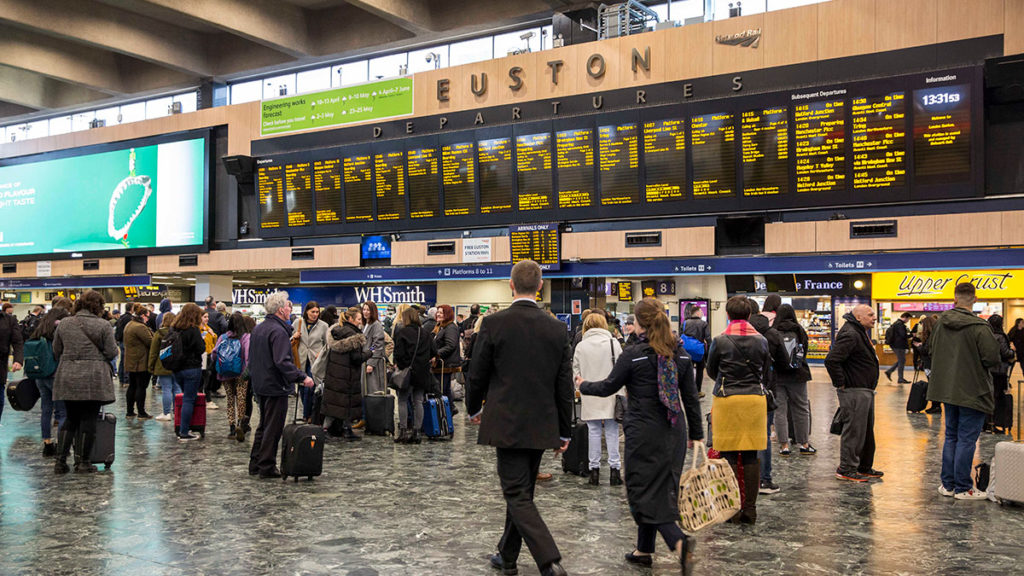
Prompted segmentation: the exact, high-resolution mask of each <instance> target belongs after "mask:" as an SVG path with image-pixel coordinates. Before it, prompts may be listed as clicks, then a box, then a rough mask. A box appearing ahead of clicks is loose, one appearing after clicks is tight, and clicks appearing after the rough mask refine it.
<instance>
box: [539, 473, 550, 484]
mask: <svg viewBox="0 0 1024 576" xmlns="http://www.w3.org/2000/svg"><path fill="white" fill-rule="evenodd" d="M548 480H551V474H550V473H548V472H538V473H537V481H538V482H547V481H548Z"/></svg>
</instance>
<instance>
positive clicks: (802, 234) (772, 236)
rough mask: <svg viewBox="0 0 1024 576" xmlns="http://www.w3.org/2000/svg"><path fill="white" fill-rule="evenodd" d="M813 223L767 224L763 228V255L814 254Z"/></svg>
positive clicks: (814, 228)
mask: <svg viewBox="0 0 1024 576" xmlns="http://www.w3.org/2000/svg"><path fill="white" fill-rule="evenodd" d="M815 230H816V226H815V223H814V222H769V223H767V224H765V226H764V252H765V254H799V253H801V252H814V251H815V250H816V246H817V239H816V236H815Z"/></svg>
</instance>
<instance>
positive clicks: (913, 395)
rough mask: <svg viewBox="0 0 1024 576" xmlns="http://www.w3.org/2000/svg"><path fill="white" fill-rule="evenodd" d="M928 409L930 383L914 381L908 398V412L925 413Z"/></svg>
mask: <svg viewBox="0 0 1024 576" xmlns="http://www.w3.org/2000/svg"><path fill="white" fill-rule="evenodd" d="M927 407H928V381H927V380H917V379H916V378H915V379H914V383H913V384H911V385H910V396H909V397H908V398H907V412H924V409H925V408H927Z"/></svg>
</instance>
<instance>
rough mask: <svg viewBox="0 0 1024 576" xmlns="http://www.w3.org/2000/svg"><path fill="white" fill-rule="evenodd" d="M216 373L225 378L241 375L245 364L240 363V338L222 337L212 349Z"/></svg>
mask: <svg viewBox="0 0 1024 576" xmlns="http://www.w3.org/2000/svg"><path fill="white" fill-rule="evenodd" d="M213 354H214V362H215V365H216V368H217V374H219V375H221V376H224V377H225V378H237V377H239V376H241V375H242V370H243V369H244V368H245V366H244V365H243V363H242V339H241V338H224V339H223V340H221V342H220V344H217V348H216V350H214V351H213Z"/></svg>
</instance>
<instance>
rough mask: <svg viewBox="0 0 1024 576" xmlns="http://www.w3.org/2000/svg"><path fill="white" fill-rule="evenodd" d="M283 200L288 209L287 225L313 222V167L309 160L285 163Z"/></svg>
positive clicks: (295, 225) (292, 225)
mask: <svg viewBox="0 0 1024 576" xmlns="http://www.w3.org/2000/svg"><path fill="white" fill-rule="evenodd" d="M284 181H285V183H286V184H285V187H284V200H285V208H286V209H287V210H288V226H289V227H296V228H298V227H302V226H309V225H310V224H312V223H313V167H312V165H311V163H309V162H297V163H295V164H285V167H284Z"/></svg>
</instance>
